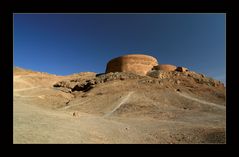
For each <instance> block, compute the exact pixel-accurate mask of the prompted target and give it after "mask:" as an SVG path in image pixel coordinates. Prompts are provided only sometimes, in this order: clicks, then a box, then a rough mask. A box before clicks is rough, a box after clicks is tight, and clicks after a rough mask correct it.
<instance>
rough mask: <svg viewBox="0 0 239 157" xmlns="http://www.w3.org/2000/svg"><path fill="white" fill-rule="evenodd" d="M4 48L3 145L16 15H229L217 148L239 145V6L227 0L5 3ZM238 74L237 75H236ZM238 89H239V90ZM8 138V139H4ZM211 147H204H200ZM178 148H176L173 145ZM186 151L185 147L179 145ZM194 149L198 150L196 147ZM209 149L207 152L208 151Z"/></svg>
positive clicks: (0, 7)
mask: <svg viewBox="0 0 239 157" xmlns="http://www.w3.org/2000/svg"><path fill="white" fill-rule="evenodd" d="M1 3H2V4H0V13H1V19H0V20H1V25H0V29H1V46H0V49H1V50H0V55H1V56H0V59H1V61H0V63H1V74H0V83H1V85H0V90H1V103H0V112H1V113H0V126H1V128H0V132H1V134H0V136H1V137H0V139H1V140H0V142H3V143H4V144H12V143H13V107H12V102H13V95H12V94H13V31H12V28H13V13H98V12H100V13H226V17H227V18H226V24H227V25H226V27H227V34H226V38H227V40H226V50H227V53H226V70H227V71H226V77H227V80H226V88H227V90H226V94H227V99H226V101H227V128H226V129H227V133H226V134H227V141H226V144H223V145H220V144H219V145H213V146H215V147H216V149H219V150H220V149H221V150H223V149H225V148H228V147H229V146H231V145H232V144H236V143H238V133H239V130H238V124H239V123H238V117H237V111H238V106H237V105H239V103H237V102H238V99H237V98H238V96H237V93H239V92H238V87H239V83H238V82H239V81H238V80H239V79H238V77H237V76H238V74H235V73H236V72H237V69H236V67H238V66H236V63H237V61H236V58H237V57H236V52H238V44H236V42H237V41H238V40H236V37H237V38H238V28H239V26H238V24H237V20H238V19H239V18H238V16H237V14H236V10H237V8H236V5H233V4H232V3H229V1H228V0H227V1H226V0H207V1H206V0H192V1H190V0H180V1H179V0H158V1H155V2H152V1H151V0H148V1H135V2H130V3H129V2H124V1H113V0H102V1H97V0H88V1H87V0H83V1H77V0H68V1H67V0H59V1H54V0H53V1H49V0H48V1H46V0H35V1H34V0H32V1H30V0H23V1H17V0H16V1H7V2H3V1H2V2H1ZM235 3H236V2H235ZM232 74H234V75H232ZM236 87H237V88H236ZM3 139H4V140H3ZM187 146H188V145H187ZM204 146H207V147H208V146H209V148H208V149H210V148H211V145H200V147H203V148H205V147H204ZM173 147H175V146H173ZM177 147H180V149H181V148H183V146H182V145H181V146H177ZM193 148H195V147H194V146H193ZM206 150H207V149H206Z"/></svg>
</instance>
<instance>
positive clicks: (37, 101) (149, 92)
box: [13, 72, 226, 144]
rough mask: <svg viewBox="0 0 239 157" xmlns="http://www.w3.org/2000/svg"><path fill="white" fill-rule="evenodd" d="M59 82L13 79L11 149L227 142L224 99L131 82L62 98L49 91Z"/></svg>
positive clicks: (53, 78)
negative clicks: (46, 145) (14, 146)
mask: <svg viewBox="0 0 239 157" xmlns="http://www.w3.org/2000/svg"><path fill="white" fill-rule="evenodd" d="M70 77H71V76H67V78H70ZM74 77H77V75H74ZM63 78H64V77H62V76H55V75H48V74H44V76H43V74H41V73H34V72H31V73H29V72H28V73H27V72H26V73H23V72H21V73H17V74H15V75H14V103H13V107H14V124H13V126H14V141H13V142H14V143H158V144H161V143H163V144H165V143H166V144H174V143H176V144H177V143H225V142H226V141H225V133H226V104H225V98H221V97H216V96H215V94H208V93H205V94H206V95H207V98H204V97H205V95H203V94H200V93H199V94H197V93H195V91H193V92H192V91H190V90H189V89H188V88H186V87H185V86H178V87H177V86H175V87H170V86H168V84H166V83H164V84H163V85H162V84H157V85H150V84H140V83H139V82H138V81H135V80H123V81H122V80H115V81H111V82H106V83H103V84H100V85H97V86H96V87H94V88H93V89H91V90H90V91H87V92H81V91H79V92H73V93H66V92H63V91H61V90H58V89H57V88H54V87H53V84H54V83H55V82H57V81H60V80H62V79H63ZM166 86H168V87H167V88H166ZM178 88H180V91H177V90H176V89H178ZM197 90H198V89H197ZM207 91H208V92H211V91H213V90H207ZM214 93H215V92H214ZM209 100H210V101H209Z"/></svg>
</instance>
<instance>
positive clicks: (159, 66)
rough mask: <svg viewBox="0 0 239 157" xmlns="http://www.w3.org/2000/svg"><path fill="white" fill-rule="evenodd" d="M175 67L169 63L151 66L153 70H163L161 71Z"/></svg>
mask: <svg viewBox="0 0 239 157" xmlns="http://www.w3.org/2000/svg"><path fill="white" fill-rule="evenodd" d="M176 69H177V67H176V66H174V65H171V64H159V65H157V66H154V67H153V70H163V71H175V70H176Z"/></svg>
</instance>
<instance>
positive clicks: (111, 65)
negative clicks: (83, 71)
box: [106, 54, 158, 75]
mask: <svg viewBox="0 0 239 157" xmlns="http://www.w3.org/2000/svg"><path fill="white" fill-rule="evenodd" d="M156 65H158V61H157V59H156V58H154V57H152V56H148V55H142V54H130V55H124V56H120V57H117V58H114V59H112V60H110V61H109V62H108V63H107V67H106V73H109V72H132V73H136V74H139V75H146V74H147V72H148V71H150V70H152V68H153V67H154V66H156Z"/></svg>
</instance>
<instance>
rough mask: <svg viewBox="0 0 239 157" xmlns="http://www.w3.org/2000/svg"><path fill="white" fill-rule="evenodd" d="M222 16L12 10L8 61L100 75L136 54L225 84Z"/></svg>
mask: <svg viewBox="0 0 239 157" xmlns="http://www.w3.org/2000/svg"><path fill="white" fill-rule="evenodd" d="M225 21H226V19H225V14H14V65H15V66H19V67H22V68H26V69H31V70H36V71H42V72H48V73H52V74H57V75H68V74H72V73H79V72H83V71H93V72H97V73H101V72H104V71H105V67H106V64H107V62H108V61H109V60H110V59H112V58H115V57H118V56H121V55H125V54H132V53H140V54H148V55H152V56H154V57H156V58H157V59H158V61H159V63H162V64H164V63H165V64H174V65H176V66H184V67H187V68H189V69H190V70H193V71H196V72H199V73H204V74H206V75H207V76H210V77H213V78H215V79H218V80H221V81H223V82H225V77H226V76H225V75H226V50H225V46H226V38H225V34H226V32H225V29H226V28H225Z"/></svg>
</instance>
